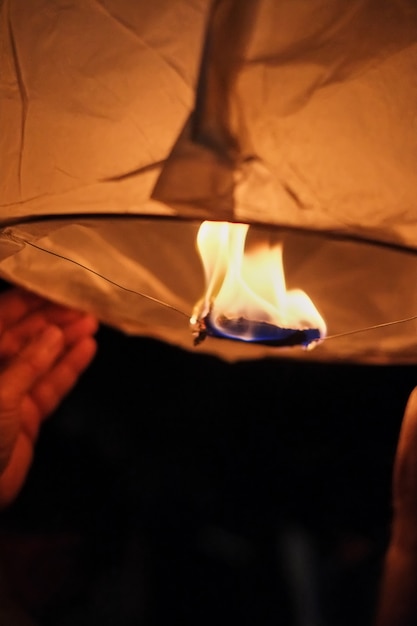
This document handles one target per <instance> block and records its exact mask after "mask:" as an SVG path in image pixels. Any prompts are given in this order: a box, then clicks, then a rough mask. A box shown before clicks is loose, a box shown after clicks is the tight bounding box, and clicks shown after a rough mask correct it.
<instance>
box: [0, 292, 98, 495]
mask: <svg viewBox="0 0 417 626" xmlns="http://www.w3.org/2000/svg"><path fill="white" fill-rule="evenodd" d="M96 330H97V321H96V320H95V319H94V318H93V317H92V316H91V315H86V314H84V313H80V312H77V311H73V310H71V309H67V308H65V307H61V306H58V305H55V304H52V303H50V302H48V301H47V300H44V299H43V298H40V297H38V296H36V295H34V294H32V293H29V292H27V291H24V290H22V289H18V288H13V289H10V290H9V291H6V292H4V293H1V294H0V506H5V505H7V504H9V503H10V502H11V501H12V500H13V499H14V498H15V497H16V496H17V494H18V493H19V490H20V489H21V487H22V486H23V483H24V481H25V478H26V475H27V473H28V470H29V467H30V465H31V462H32V458H33V451H34V445H35V443H36V440H37V437H38V433H39V428H40V426H41V424H42V422H43V421H44V419H45V418H46V417H48V416H49V415H50V414H51V413H52V412H53V411H54V410H55V409H56V408H57V406H58V405H59V404H60V402H61V400H62V399H63V398H64V397H65V395H66V394H67V393H68V392H69V391H70V390H71V389H72V387H73V386H74V385H75V383H76V381H77V379H78V377H79V376H80V374H81V373H82V372H83V371H84V370H85V368H86V367H87V366H88V365H89V363H90V362H91V360H92V358H93V356H94V354H95V351H96V342H95V340H94V338H93V334H94V333H95V331H96Z"/></svg>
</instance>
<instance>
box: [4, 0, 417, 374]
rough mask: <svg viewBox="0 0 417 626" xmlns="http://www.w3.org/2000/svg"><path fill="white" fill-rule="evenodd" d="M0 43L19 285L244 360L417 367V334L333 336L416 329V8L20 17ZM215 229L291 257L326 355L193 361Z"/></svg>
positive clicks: (171, 4) (282, 5) (311, 1)
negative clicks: (208, 245)
mask: <svg viewBox="0 0 417 626" xmlns="http://www.w3.org/2000/svg"><path fill="white" fill-rule="evenodd" d="M0 29H1V32H0V189H1V198H0V225H1V232H0V275H1V276H3V277H4V278H6V279H7V280H10V281H12V282H14V283H17V284H21V285H24V286H26V287H28V288H30V289H33V290H35V291H37V292H39V293H41V294H43V295H46V296H47V297H49V298H52V299H54V300H56V301H58V302H63V303H66V304H70V305H73V306H77V307H81V308H83V309H86V310H90V311H93V312H94V313H96V314H97V315H98V316H99V318H100V319H101V320H102V321H104V322H106V323H109V324H112V325H114V326H116V327H118V328H120V329H122V330H124V331H126V332H129V333H134V334H143V335H147V336H152V337H156V338H159V339H163V340H165V341H168V342H170V343H174V344H177V345H180V346H183V347H185V348H190V349H196V350H198V351H200V352H210V353H213V354H218V355H220V356H223V357H224V358H227V359H230V360H233V359H237V358H258V357H261V356H278V357H282V356H284V357H295V358H305V359H313V360H327V361H336V360H350V361H354V362H372V363H412V362H416V361H417V322H416V321H415V320H414V321H408V322H403V323H400V324H396V325H392V326H384V327H381V328H379V329H374V330H369V331H367V332H361V333H357V334H353V335H345V336H343V337H340V338H336V337H334V338H332V337H333V336H334V335H338V334H340V333H347V332H349V331H353V330H356V329H360V328H366V327H369V326H375V325H379V324H384V323H387V322H392V321H395V320H401V319H405V318H411V317H413V316H415V315H417V207H416V204H417V167H416V166H417V115H416V111H417V71H416V70H417V5H416V3H415V1H414V0H384V1H382V2H381V0H352V1H351V2H349V3H346V2H342V1H341V0H340V1H336V2H330V1H325V0H252V1H251V2H241V1H238V0H217V1H215V2H213V3H211V2H208V1H206V0H155V1H154V2H145V1H138V0H136V1H133V0H65V1H64V0H31V2H25V1H24V0H3V2H1V3H0ZM202 220H213V221H216V220H220V221H235V222H246V223H250V224H254V225H256V227H255V229H254V230H255V233H257V235H256V236H258V237H260V238H264V239H265V240H268V241H269V242H270V243H271V242H272V243H274V242H275V241H277V242H278V241H281V242H283V246H284V248H283V249H284V266H285V273H286V281H287V283H288V286H289V287H299V288H301V289H303V290H305V291H306V292H307V293H308V294H309V296H310V297H311V298H312V300H313V301H314V303H315V304H316V306H317V308H318V310H319V311H320V313H321V314H322V315H323V317H324V319H325V321H326V324H327V327H328V334H329V336H330V338H329V339H327V340H325V341H324V342H323V343H321V344H320V345H318V347H317V348H316V349H315V350H312V351H311V352H305V351H303V350H302V349H300V348H284V349H283V348H271V347H268V346H264V345H247V344H245V343H244V342H234V341H227V340H226V341H225V340H217V339H214V338H208V339H207V340H206V341H205V342H203V343H202V344H201V345H200V346H199V347H198V348H193V342H192V337H191V334H190V330H189V324H188V318H189V317H190V315H191V312H192V310H193V307H194V305H195V303H196V302H197V301H198V299H199V298H200V297H201V295H202V292H203V290H204V274H203V268H202V266H201V262H200V259H199V256H198V254H197V252H196V247H195V240H196V235H197V231H198V227H199V225H200V223H201V221H202ZM251 228H252V227H251ZM140 294H142V295H140ZM144 296H148V297H144ZM166 305H169V306H166Z"/></svg>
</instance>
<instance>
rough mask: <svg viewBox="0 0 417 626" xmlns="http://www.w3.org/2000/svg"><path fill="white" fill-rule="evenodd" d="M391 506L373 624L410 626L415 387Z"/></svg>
mask: <svg viewBox="0 0 417 626" xmlns="http://www.w3.org/2000/svg"><path fill="white" fill-rule="evenodd" d="M393 507H394V511H393V513H394V515H393V524H392V532H391V541H390V545H389V548H388V551H387V555H386V559H385V567H384V572H383V577H382V584H381V589H380V599H379V606H378V610H377V619H376V626H412V624H415V623H416V619H417V605H416V596H417V388H416V389H414V391H413V393H412V394H411V396H410V398H409V401H408V403H407V407H406V410H405V414H404V419H403V423H402V426H401V433H400V438H399V442H398V447H397V454H396V459H395V467H394V477H393Z"/></svg>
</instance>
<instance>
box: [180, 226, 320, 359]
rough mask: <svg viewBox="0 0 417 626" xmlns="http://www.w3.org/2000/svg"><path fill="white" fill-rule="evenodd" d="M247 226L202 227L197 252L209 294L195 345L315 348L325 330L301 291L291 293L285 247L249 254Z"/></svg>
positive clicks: (196, 314) (199, 313)
mask: <svg viewBox="0 0 417 626" xmlns="http://www.w3.org/2000/svg"><path fill="white" fill-rule="evenodd" d="M248 229H249V227H248V225H247V224H232V223H229V222H203V224H202V225H201V226H200V229H199V232H198V236H197V248H198V252H199V254H200V257H201V260H202V263H203V267H204V275H205V293H204V296H203V298H202V299H201V300H200V301H199V302H198V303H197V304H196V306H195V308H194V311H193V314H192V317H191V320H190V325H191V330H192V333H193V335H194V338H195V344H199V343H201V341H203V340H204V339H205V337H206V336H207V335H211V336H213V337H218V338H222V339H234V340H239V341H246V342H252V343H261V344H266V345H271V346H293V345H302V346H304V347H306V348H310V347H313V346H314V345H315V343H316V342H317V341H318V340H320V339H321V338H323V337H324V336H325V335H326V324H325V322H324V320H323V318H322V316H321V315H320V313H319V312H318V310H317V308H316V307H315V305H314V304H313V302H312V300H311V299H310V298H309V296H308V295H307V294H306V293H305V292H304V291H302V290H301V289H290V290H287V287H286V282H285V274H284V267H283V260H282V245H280V244H276V245H273V246H268V245H267V244H266V243H265V242H263V243H258V244H257V245H256V246H254V247H253V249H252V250H246V248H245V242H246V236H247V233H248Z"/></svg>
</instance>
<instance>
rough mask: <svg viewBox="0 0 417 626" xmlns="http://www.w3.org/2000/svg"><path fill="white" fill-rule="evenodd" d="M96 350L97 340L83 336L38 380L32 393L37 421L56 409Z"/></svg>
mask: <svg viewBox="0 0 417 626" xmlns="http://www.w3.org/2000/svg"><path fill="white" fill-rule="evenodd" d="M96 350H97V344H96V341H95V340H94V339H93V338H92V337H89V336H87V337H83V338H82V339H80V340H79V341H78V342H77V343H76V344H74V345H73V346H72V347H71V348H70V349H69V350H68V352H66V353H65V354H64V355H63V356H62V357H61V358H60V360H59V361H57V362H56V364H55V365H54V367H53V368H52V369H51V370H50V371H48V372H47V374H45V376H43V377H42V378H41V379H39V380H38V382H37V383H36V385H35V386H34V387H33V389H32V391H31V393H30V398H31V400H32V402H33V405H34V407H33V408H32V410H36V412H37V415H38V420H37V421H39V420H42V419H45V418H46V417H48V416H49V415H50V414H51V413H53V411H55V409H56V408H57V406H58V405H59V404H60V403H61V401H62V400H63V398H64V397H65V396H66V395H67V394H68V392H69V391H70V390H71V389H72V388H73V387H74V385H75V383H76V382H77V380H78V378H79V377H80V375H81V374H82V373H83V372H84V370H85V369H86V368H87V367H88V365H89V364H90V363H91V361H92V359H93V358H94V355H95V353H96ZM32 423H33V420H32ZM35 423H36V420H35Z"/></svg>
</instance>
